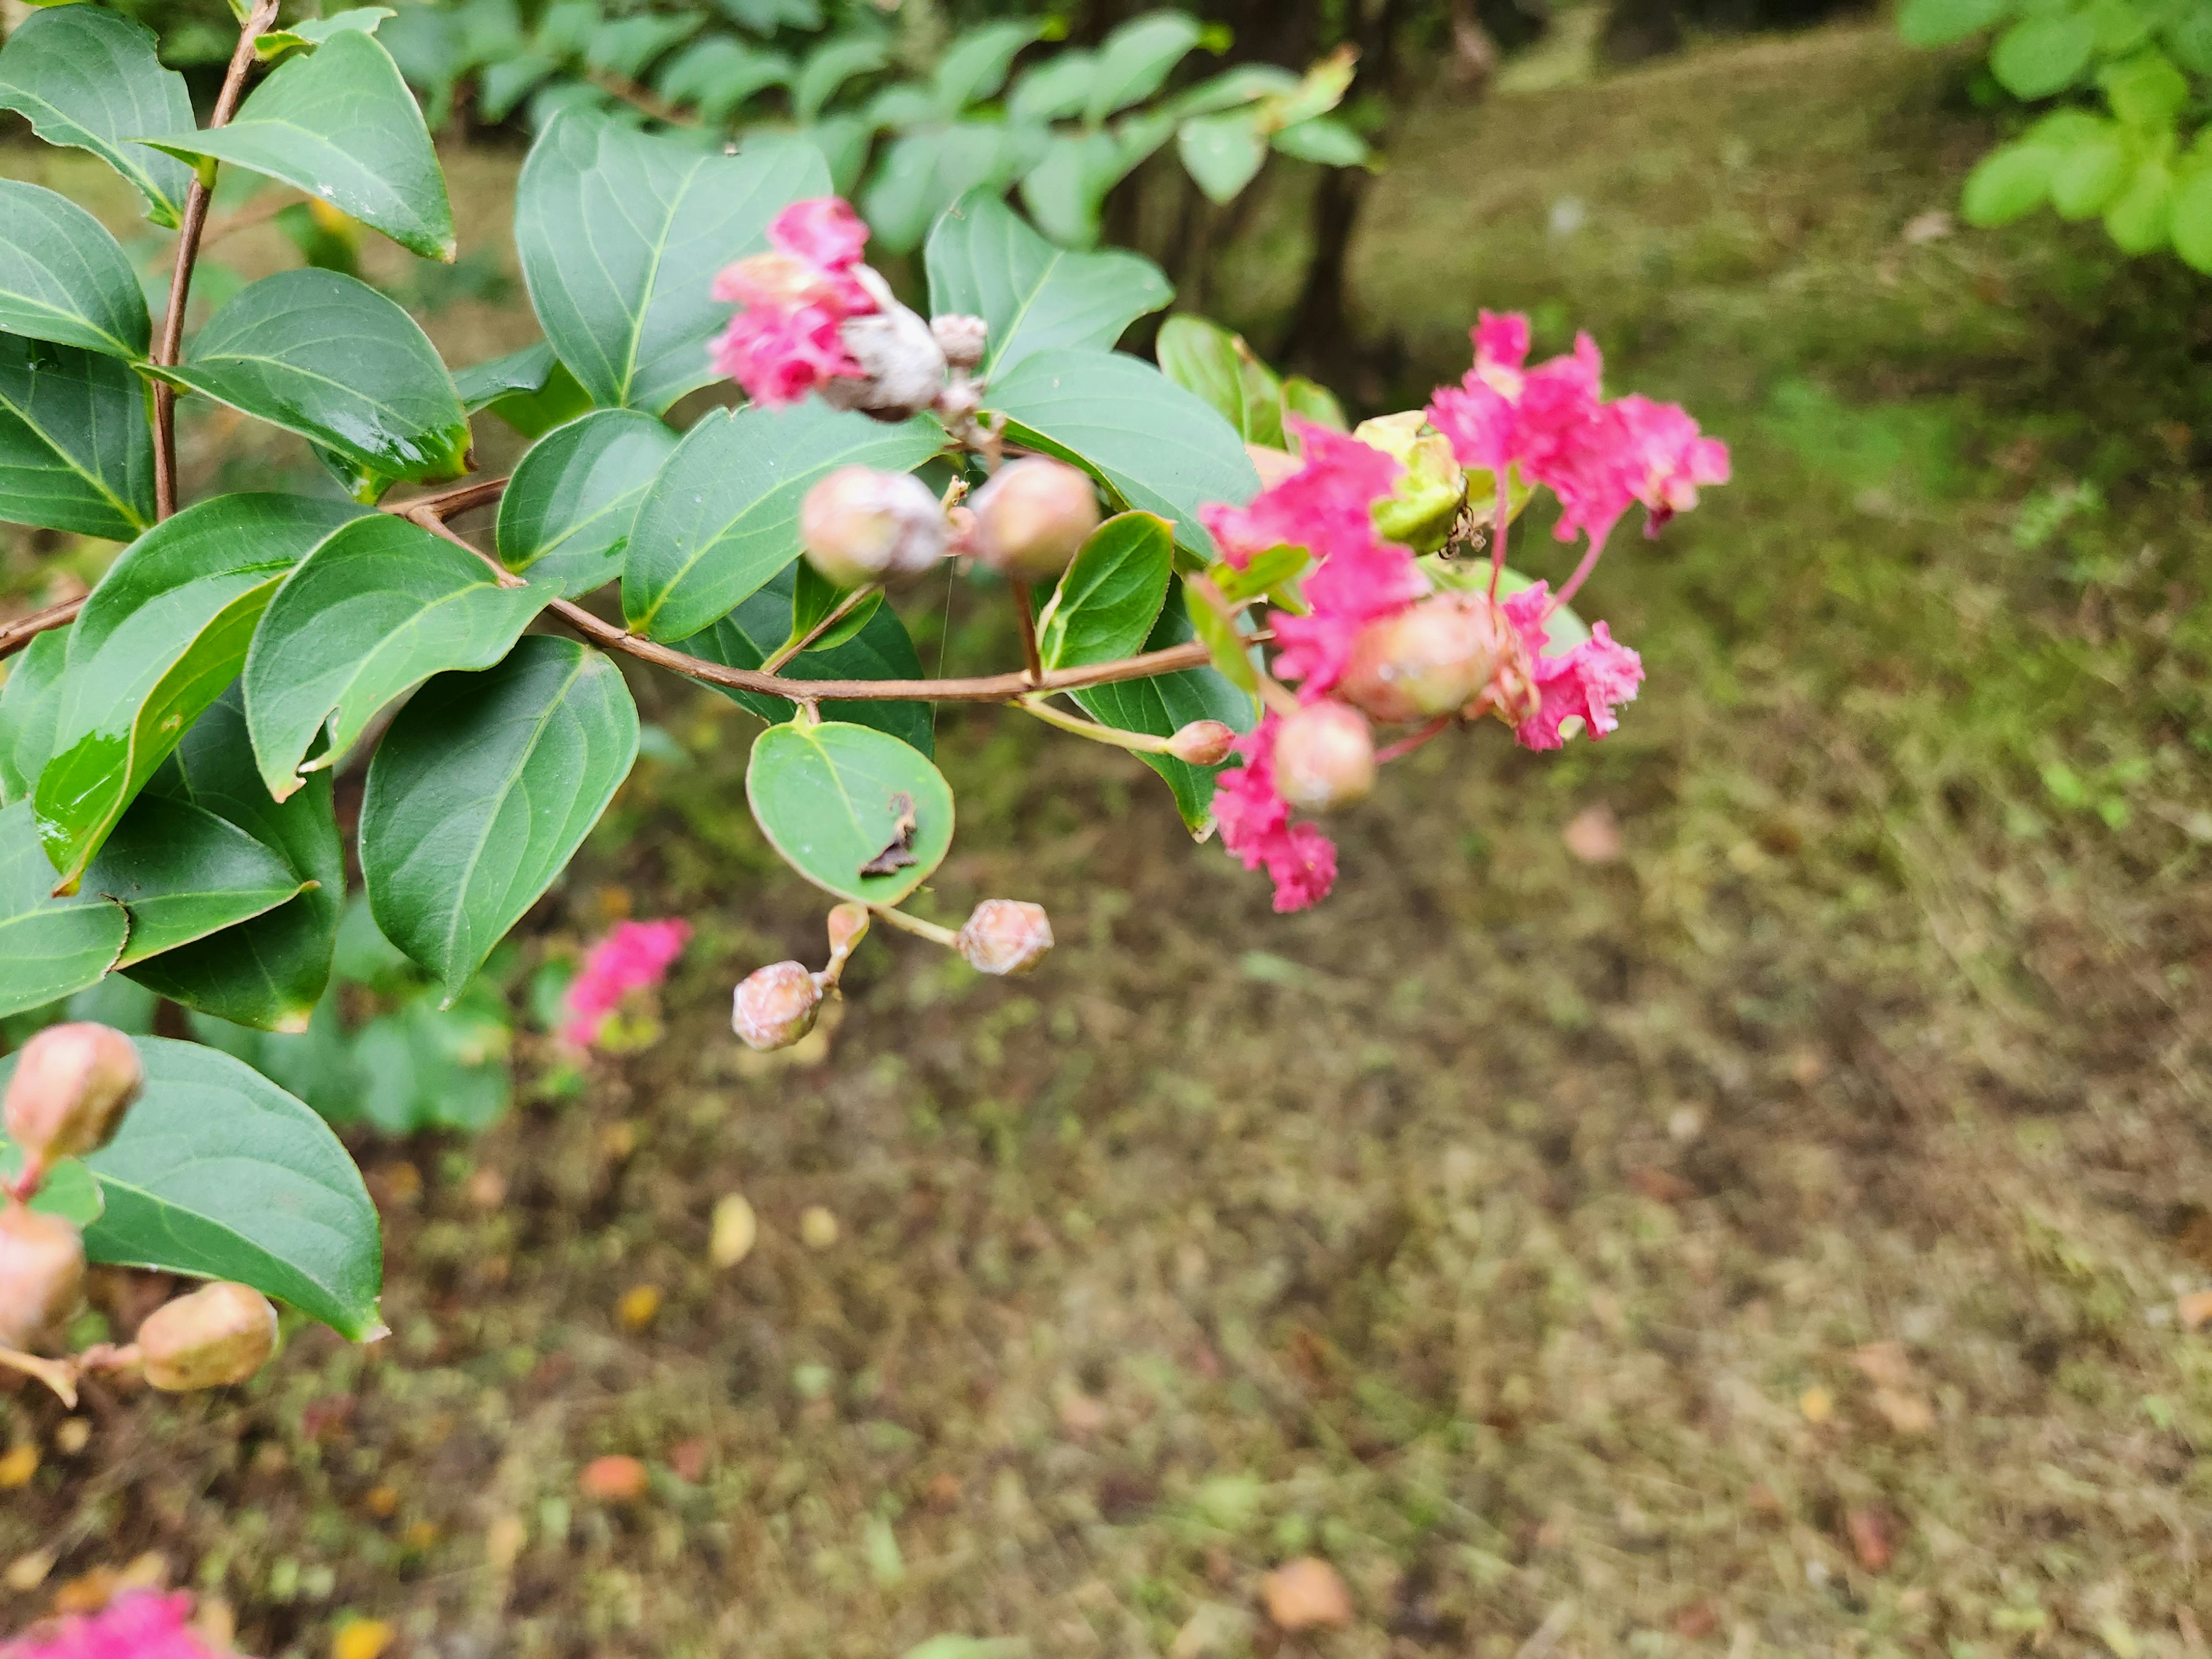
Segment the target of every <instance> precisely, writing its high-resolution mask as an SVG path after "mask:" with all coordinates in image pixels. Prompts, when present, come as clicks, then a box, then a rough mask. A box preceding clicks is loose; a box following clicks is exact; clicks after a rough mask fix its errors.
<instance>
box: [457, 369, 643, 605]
mask: <svg viewBox="0 0 2212 1659" xmlns="http://www.w3.org/2000/svg"><path fill="white" fill-rule="evenodd" d="M675 447H676V435H675V434H674V433H673V432H671V431H670V430H669V429H668V427H667V425H666V424H665V422H662V421H660V420H659V419H657V418H656V417H654V416H651V415H647V414H646V413H644V412H643V411H642V410H635V409H602V410H594V411H593V412H592V413H591V414H589V415H586V416H584V417H583V418H582V419H581V420H577V421H571V422H569V423H568V425H566V426H563V427H556V428H555V429H554V430H552V431H550V432H549V433H547V434H546V435H544V437H543V438H541V439H539V440H538V442H537V443H536V444H535V445H534V446H533V447H532V449H531V451H530V453H528V454H527V455H526V456H524V457H523V458H522V464H521V465H520V466H518V467H516V468H515V470H514V477H513V478H512V479H511V480H510V481H509V482H508V483H507V493H506V494H505V495H502V496H501V498H500V503H499V528H498V532H497V545H498V548H499V556H500V559H501V562H503V563H504V564H505V565H506V566H507V568H508V569H509V570H512V571H514V572H515V573H516V574H520V575H525V576H527V577H529V578H530V580H532V581H533V582H539V583H549V584H550V585H552V586H556V587H557V588H558V589H559V590H560V591H561V592H562V593H564V594H566V595H568V597H570V598H572V599H573V598H574V597H575V596H577V595H578V594H582V593H588V592H591V591H592V589H594V588H597V587H604V586H606V585H607V584H608V583H609V582H611V581H618V580H621V578H622V574H623V552H624V550H626V549H627V548H628V546H629V527H630V520H632V519H634V518H635V517H636V516H637V508H638V503H639V502H641V501H643V500H644V499H645V493H646V491H647V489H648V488H650V487H651V485H652V483H653V479H654V478H655V477H657V476H658V475H659V471H660V469H661V466H662V465H663V463H665V461H666V460H667V459H668V457H669V455H670V453H671V452H672V451H673V450H674V449H675Z"/></svg>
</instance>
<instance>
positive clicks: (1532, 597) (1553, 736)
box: [1501, 582, 1644, 749]
mask: <svg viewBox="0 0 2212 1659" xmlns="http://www.w3.org/2000/svg"><path fill="white" fill-rule="evenodd" d="M1551 604H1552V601H1551V594H1550V592H1549V587H1548V585H1547V583H1544V582H1538V583H1536V584H1534V586H1530V587H1525V588H1523V589H1522V590H1521V592H1518V593H1516V594H1514V595H1512V596H1511V597H1510V599H1506V600H1505V601H1504V605H1502V607H1501V608H1502V609H1503V610H1504V612H1505V615H1506V617H1507V619H1508V620H1509V621H1510V622H1511V623H1512V624H1513V626H1514V627H1515V629H1517V630H1518V631H1519V633H1520V635H1521V640H1522V644H1523V645H1525V646H1527V647H1528V663H1529V678H1530V681H1531V683H1532V684H1533V685H1534V690H1535V694H1536V698H1537V703H1536V710H1535V712H1534V714H1531V715H1529V716H1528V718H1527V719H1526V720H1522V722H1521V723H1520V724H1519V725H1517V726H1515V727H1514V728H1513V735H1514V738H1516V741H1518V742H1519V743H1520V744H1521V746H1522V748H1524V749H1557V748H1559V747H1560V746H1561V745H1562V744H1564V743H1565V738H1562V737H1561V736H1560V735H1559V726H1560V723H1561V722H1562V721H1564V720H1567V719H1568V718H1569V717H1570V716H1574V715H1579V716H1580V717H1581V718H1582V720H1583V725H1584V726H1587V727H1588V728H1589V735H1590V738H1591V740H1592V741H1593V742H1595V740H1596V739H1598V738H1602V737H1604V736H1605V735H1606V734H1607V732H1613V731H1615V730H1617V729H1619V727H1620V721H1619V720H1615V719H1614V718H1613V707H1614V705H1616V704H1619V703H1624V702H1634V701H1635V700H1636V688H1637V687H1638V685H1640V684H1643V681H1644V659H1642V658H1641V657H1639V656H1638V655H1637V654H1636V653H1634V652H1633V651H1632V650H1630V649H1629V648H1628V647H1626V646H1625V645H1621V644H1620V643H1618V642H1616V641H1614V639H1613V632H1612V630H1611V629H1608V628H1607V626H1606V625H1605V624H1604V623H1595V624H1593V625H1592V627H1591V629H1590V636H1589V639H1587V640H1585V641H1583V643H1582V644H1580V645H1578V646H1576V647H1574V648H1573V649H1572V650H1571V651H1565V652H1563V653H1560V654H1559V655H1558V656H1556V657H1547V656H1546V655H1545V654H1544V647H1546V646H1547V645H1548V644H1549V643H1551V632H1550V630H1549V629H1547V628H1546V627H1545V626H1544V618H1545V615H1546V613H1547V611H1549V610H1550V609H1551Z"/></svg>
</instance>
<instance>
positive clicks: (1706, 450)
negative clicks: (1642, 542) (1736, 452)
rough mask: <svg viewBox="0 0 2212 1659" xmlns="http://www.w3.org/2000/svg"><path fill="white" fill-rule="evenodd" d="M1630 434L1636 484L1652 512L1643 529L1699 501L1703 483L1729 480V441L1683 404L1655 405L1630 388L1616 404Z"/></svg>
mask: <svg viewBox="0 0 2212 1659" xmlns="http://www.w3.org/2000/svg"><path fill="white" fill-rule="evenodd" d="M1613 409H1614V410H1615V411H1616V412H1617V414H1618V415H1619V416H1620V421H1621V422H1622V425H1623V426H1624V427H1625V428H1626V431H1627V435H1628V447H1629V453H1630V455H1631V456H1632V459H1633V462H1634V466H1633V468H1632V473H1631V477H1632V488H1633V489H1634V490H1635V492H1636V499H1637V500H1638V501H1642V502H1643V503H1644V507H1645V509H1646V511H1647V513H1649V515H1650V516H1649V517H1648V518H1647V519H1646V520H1645V521H1644V533H1645V534H1646V535H1653V536H1656V535H1657V534H1658V533H1659V527H1660V526H1662V525H1663V524H1665V523H1666V522H1667V520H1669V519H1671V518H1673V517H1674V514H1676V513H1686V512H1688V511H1689V510H1690V509H1691V508H1692V507H1695V506H1696V505H1697V504H1698V487H1699V485H1700V484H1723V483H1727V482H1728V481H1729V452H1728V446H1727V445H1726V444H1724V443H1723V442H1722V441H1720V440H1719V439H1718V438H1708V437H1706V436H1705V435H1704V434H1703V433H1701V432H1699V429H1698V423H1697V422H1695V421H1693V420H1692V419H1691V418H1690V416H1689V415H1688V414H1687V413H1686V411H1685V410H1683V409H1682V407H1681V405H1680V404H1655V403H1653V402H1652V401H1651V400H1650V398H1639V397H1638V396H1637V395H1636V394H1635V393H1633V392H1631V393H1630V394H1629V395H1628V396H1627V397H1626V398H1622V399H1621V400H1620V402H1619V403H1617V404H1613Z"/></svg>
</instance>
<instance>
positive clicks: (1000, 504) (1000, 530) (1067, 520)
mask: <svg viewBox="0 0 2212 1659" xmlns="http://www.w3.org/2000/svg"><path fill="white" fill-rule="evenodd" d="M974 505H975V532H974V533H973V534H972V535H971V536H970V538H969V545H970V546H971V547H972V548H973V549H974V550H975V556H976V557H977V558H979V559H981V561H982V562H984V563H985V564H987V565H988V566H990V567H991V568H992V569H994V570H995V571H998V572H999V573H1000V574H1001V575H1006V576H1012V577H1014V578H1017V579H1018V580H1022V581H1037V582H1041V581H1049V580H1052V579H1053V578H1054V577H1055V576H1057V575H1059V574H1060V572H1061V571H1063V570H1065V569H1066V568H1067V567H1068V565H1069V563H1070V562H1072V561H1073V559H1074V557H1075V555H1076V552H1077V550H1079V549H1080V548H1081V547H1082V545H1083V544H1084V543H1085V542H1086V541H1088V540H1089V539H1090V538H1091V532H1092V531H1094V530H1096V529H1097V528H1098V495H1097V491H1096V490H1094V489H1092V488H1091V479H1090V477H1088V476H1087V475H1086V474H1085V473H1083V472H1081V471H1078V470H1077V469H1076V468H1074V467H1072V466H1069V465H1067V464H1066V462H1064V461H1055V460H1054V459H1051V458H1050V457H1049V456H1045V455H1024V457H1022V459H1019V460H1018V461H1009V462H1007V463H1006V465H1004V466H1002V467H1000V469H999V470H998V472H997V473H996V474H995V475H994V477H992V479H991V481H990V483H987V484H985V485H984V486H983V487H982V488H981V489H979V490H977V491H976V492H975V503H974Z"/></svg>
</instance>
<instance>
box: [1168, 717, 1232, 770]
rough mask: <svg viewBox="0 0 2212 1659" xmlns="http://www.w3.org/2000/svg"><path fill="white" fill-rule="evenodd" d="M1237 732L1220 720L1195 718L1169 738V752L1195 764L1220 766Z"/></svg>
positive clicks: (1227, 756)
mask: <svg viewBox="0 0 2212 1659" xmlns="http://www.w3.org/2000/svg"><path fill="white" fill-rule="evenodd" d="M1236 741H1237V733H1236V732H1234V731H1233V730H1232V729H1231V728H1230V727H1228V726H1224V725H1223V724H1222V723H1221V722H1220V721H1219V720H1193V721H1192V722H1191V723H1190V724H1189V725H1188V726H1184V727H1183V728H1182V730H1180V731H1178V732H1176V734H1175V735H1174V736H1173V737H1171V738H1169V739H1168V753H1169V754H1170V755H1172V756H1174V757H1175V758H1176V759H1177V760H1179V761H1186V762H1188V763H1189V764H1191V765H1193V766H1218V765H1220V764H1221V763H1222V762H1224V761H1225V760H1227V759H1228V758H1229V745H1230V744H1232V743H1235V742H1236Z"/></svg>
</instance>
